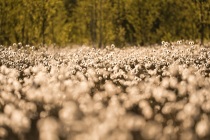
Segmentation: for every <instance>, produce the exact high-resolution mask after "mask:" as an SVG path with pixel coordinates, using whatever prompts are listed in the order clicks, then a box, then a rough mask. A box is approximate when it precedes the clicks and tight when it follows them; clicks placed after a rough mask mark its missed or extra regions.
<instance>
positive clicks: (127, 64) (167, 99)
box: [0, 41, 210, 140]
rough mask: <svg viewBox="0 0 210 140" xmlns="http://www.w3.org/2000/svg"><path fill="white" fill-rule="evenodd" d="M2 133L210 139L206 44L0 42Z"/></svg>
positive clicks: (39, 139) (27, 137)
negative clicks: (41, 44)
mask: <svg viewBox="0 0 210 140" xmlns="http://www.w3.org/2000/svg"><path fill="white" fill-rule="evenodd" d="M0 139H6V140H149V139H151V140H178V139H179V140H196V139H201V140H207V139H210V47H202V46H199V45H197V44H194V43H193V42H192V41H177V42H173V43H168V42H162V45H159V46H158V45H157V46H150V47H129V48H121V49H119V48H117V47H115V46H114V45H111V46H107V47H106V48H104V49H94V48H90V47H86V46H82V47H77V48H67V47H66V48H62V49H58V48H53V47H47V48H46V47H45V48H36V46H30V45H26V46H23V45H22V44H21V43H18V44H15V43H14V44H13V45H12V46H2V45H1V46H0Z"/></svg>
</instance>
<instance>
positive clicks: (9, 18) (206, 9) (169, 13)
mask: <svg viewBox="0 0 210 140" xmlns="http://www.w3.org/2000/svg"><path fill="white" fill-rule="evenodd" d="M209 32H210V1H209V0H185V1H183V0H36V1H31V0H0V44H3V45H10V44H12V43H15V42H22V43H23V44H39V43H40V44H54V43H55V44H58V45H63V46H64V45H67V44H77V45H82V44H87V45H93V46H95V47H103V46H106V45H108V44H112V43H114V44H116V45H118V46H123V45H125V44H131V45H145V44H154V43H159V42H161V41H162V40H165V41H175V40H179V39H189V40H197V39H202V40H209V39H210V33H209Z"/></svg>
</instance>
